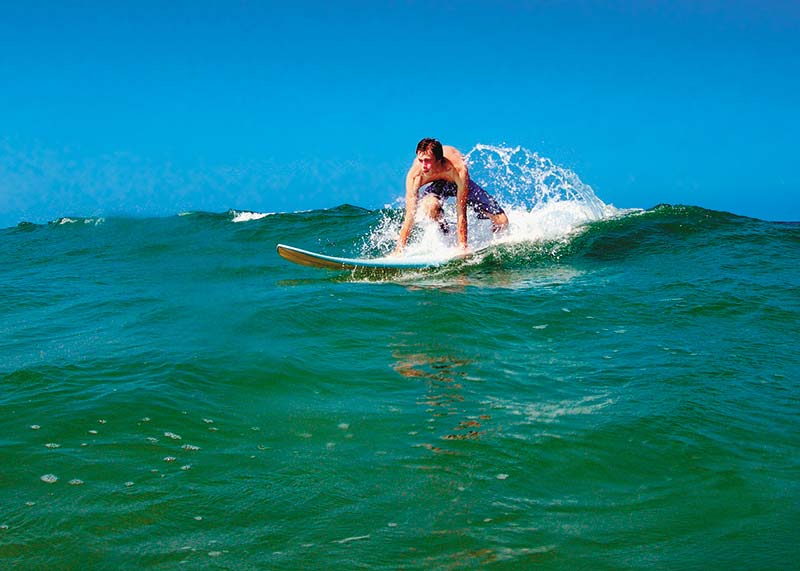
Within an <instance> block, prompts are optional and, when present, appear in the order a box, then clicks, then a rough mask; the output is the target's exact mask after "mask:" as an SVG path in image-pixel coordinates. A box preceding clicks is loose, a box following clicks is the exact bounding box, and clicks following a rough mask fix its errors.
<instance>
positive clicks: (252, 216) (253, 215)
mask: <svg viewBox="0 0 800 571" xmlns="http://www.w3.org/2000/svg"><path fill="white" fill-rule="evenodd" d="M232 214H233V222H250V221H252V220H261V219H262V218H266V217H267V216H270V215H272V214H273V213H272V212H248V211H246V210H245V211H237V210H233V211H232Z"/></svg>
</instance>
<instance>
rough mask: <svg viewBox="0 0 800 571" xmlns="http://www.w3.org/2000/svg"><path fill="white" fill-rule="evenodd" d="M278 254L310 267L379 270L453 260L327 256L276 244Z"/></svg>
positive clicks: (428, 266) (446, 258) (417, 268)
mask: <svg viewBox="0 0 800 571" xmlns="http://www.w3.org/2000/svg"><path fill="white" fill-rule="evenodd" d="M278 254H280V256H281V257H283V258H285V259H287V260H289V261H290V262H294V263H295V264H300V265H301V266H310V267H312V268H326V269H329V270H359V269H380V270H420V269H424V268H435V267H437V266H441V265H443V264H446V263H448V262H450V261H452V260H453V258H452V257H446V256H442V257H427V256H426V257H419V256H408V257H403V256H384V257H382V258H340V257H337V256H327V255H325V254H318V253H317V252H310V251H308V250H301V249H300V248H295V247H294V246H286V245H285V244H278Z"/></svg>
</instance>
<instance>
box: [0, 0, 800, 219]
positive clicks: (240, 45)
mask: <svg viewBox="0 0 800 571" xmlns="http://www.w3.org/2000/svg"><path fill="white" fill-rule="evenodd" d="M425 136H434V137H437V138H439V139H441V140H442V141H443V142H444V143H445V144H452V145H455V146H456V147H459V148H461V149H462V150H464V151H467V150H469V149H470V148H472V147H473V146H474V145H475V144H477V143H484V144H506V145H510V146H517V145H521V146H522V147H525V148H527V149H529V150H531V151H537V152H539V153H540V154H541V155H543V156H546V157H548V158H550V159H552V160H553V161H554V162H556V163H557V164H559V165H562V166H564V167H567V168H570V169H572V170H573V171H575V172H576V173H577V174H578V176H580V178H581V179H582V180H583V181H584V182H586V183H587V184H589V185H591V186H592V188H593V189H594V190H595V193H596V194H597V196H599V197H600V198H601V199H602V200H603V201H605V202H607V203H613V204H614V205H616V206H619V207H642V208H649V207H651V206H654V205H656V204H659V203H682V204H693V205H699V206H703V207H706V208H712V209H717V210H726V211H730V212H734V213H737V214H742V215H747V216H754V217H758V218H764V219H769V220H794V221H797V220H800V200H798V194H800V193H799V192H798V191H800V169H798V168H797V165H798V164H799V161H798V159H797V158H796V157H795V154H796V150H797V148H798V136H800V3H798V2H795V1H769V0H767V1H762V2H756V1H749V0H748V1H737V0H728V1H716V0H706V1H702V2H700V1H698V2H688V1H677V2H661V1H640V2H633V1H628V2H619V1H617V2H615V1H606V2H594V1H589V0H586V1H563V2H556V1H540V2H539V1H530V2H509V1H499V2H488V1H487V2H473V1H468V0H465V1H460V2H456V1H453V2H444V1H443V2H424V1H413V0H408V1H404V2H391V1H389V2H366V1H364V2H360V1H359V2H354V1H347V0H345V1H342V2H332V3H329V4H328V3H317V2H304V1H302V0H300V1H298V2H294V3H288V2H245V1H242V2H223V1H220V2H204V1H198V0H195V1H192V2H182V1H178V2H148V1H137V2H30V3H22V2H13V3H12V2H2V3H0V227H7V226H11V225H14V224H16V223H18V222H19V221H21V220H29V221H34V222H44V221H47V220H52V219H55V218H57V217H60V216H66V215H70V216H94V215H106V216H108V215H136V216H138V215H145V216H148V215H159V216H161V215H170V214H174V213H177V212H180V211H184V210H207V211H224V210H227V209H229V208H234V209H250V210H257V211H293V210H298V209H307V208H325V207H333V206H337V205H339V204H342V203H351V204H356V205H360V206H365V207H380V206H383V205H384V204H386V203H391V202H393V201H394V200H395V199H396V198H397V197H398V196H400V195H402V193H403V178H404V174H405V170H406V169H407V168H408V166H409V164H410V163H411V160H412V159H413V157H414V153H413V151H414V147H415V145H416V143H417V141H418V140H419V139H420V138H422V137H425Z"/></svg>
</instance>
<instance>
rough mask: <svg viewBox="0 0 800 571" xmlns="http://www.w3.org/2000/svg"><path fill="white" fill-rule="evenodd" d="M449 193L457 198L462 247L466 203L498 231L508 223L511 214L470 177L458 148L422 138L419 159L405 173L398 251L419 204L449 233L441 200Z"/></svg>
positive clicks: (457, 221)
mask: <svg viewBox="0 0 800 571" xmlns="http://www.w3.org/2000/svg"><path fill="white" fill-rule="evenodd" d="M420 191H422V192H421V193H420ZM420 194H421V197H420ZM449 196H455V197H456V234H457V238H458V244H459V246H461V248H463V249H464V250H465V251H466V249H467V205H469V206H471V207H472V208H473V209H474V210H475V211H476V212H477V213H478V216H479V217H482V218H489V219H490V220H491V221H492V224H493V225H494V230H496V231H497V230H502V229H503V228H505V227H506V226H507V225H508V217H507V216H506V214H505V212H504V211H503V209H502V208H501V207H500V205H499V204H498V203H497V201H496V200H495V199H494V197H493V196H491V195H490V194H489V193H488V192H486V191H485V190H483V189H482V188H481V187H480V186H478V184H477V183H475V181H473V180H471V179H470V178H469V170H468V169H467V165H466V163H465V162H464V156H463V155H462V154H461V153H460V152H459V151H458V149H456V148H455V147H449V146H444V147H443V146H442V144H441V143H440V142H439V141H437V140H436V139H422V140H421V141H420V142H419V144H418V145H417V158H416V159H415V160H414V164H412V165H411V168H410V169H409V170H408V174H407V175H406V214H405V218H404V219H403V226H402V227H401V228H400V236H399V237H398V239H397V248H395V253H400V252H402V251H403V248H405V246H406V242H408V237H409V236H410V235H411V229H412V228H413V227H414V219H415V217H416V214H417V205H419V206H420V207H422V212H423V213H424V214H425V215H426V216H428V217H429V218H431V219H433V220H436V221H437V222H439V225H440V226H441V228H442V230H443V231H445V232H447V230H448V228H447V221H446V220H445V219H444V215H443V214H442V201H443V200H444V199H445V198H447V197H449Z"/></svg>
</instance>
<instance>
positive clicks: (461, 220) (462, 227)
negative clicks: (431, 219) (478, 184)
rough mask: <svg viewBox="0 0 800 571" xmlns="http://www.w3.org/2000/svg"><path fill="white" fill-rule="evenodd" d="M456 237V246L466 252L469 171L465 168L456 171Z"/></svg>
mask: <svg viewBox="0 0 800 571" xmlns="http://www.w3.org/2000/svg"><path fill="white" fill-rule="evenodd" d="M455 179H456V180H455V183H456V235H457V237H458V245H459V246H461V248H462V249H463V250H464V251H465V252H466V250H467V192H468V189H469V171H468V170H467V167H466V166H464V167H463V168H460V169H456V177H455Z"/></svg>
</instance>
